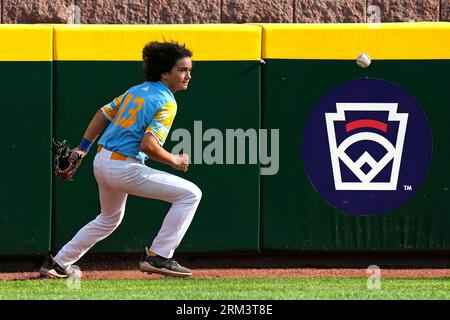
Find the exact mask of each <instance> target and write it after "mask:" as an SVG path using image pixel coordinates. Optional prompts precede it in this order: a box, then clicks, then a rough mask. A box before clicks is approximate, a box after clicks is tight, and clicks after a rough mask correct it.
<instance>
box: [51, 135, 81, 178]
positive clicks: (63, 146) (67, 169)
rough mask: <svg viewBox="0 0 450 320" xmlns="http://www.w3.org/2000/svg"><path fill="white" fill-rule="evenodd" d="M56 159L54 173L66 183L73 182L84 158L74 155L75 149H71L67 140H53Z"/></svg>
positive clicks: (54, 160)
mask: <svg viewBox="0 0 450 320" xmlns="http://www.w3.org/2000/svg"><path fill="white" fill-rule="evenodd" d="M53 144H54V146H55V147H54V150H55V157H54V159H53V162H54V172H55V175H56V176H57V177H59V178H60V179H61V180H64V181H73V179H72V177H73V175H74V174H75V172H76V171H77V169H78V167H79V166H80V164H81V161H82V157H81V156H80V155H79V154H77V153H73V151H74V150H75V148H73V149H71V148H70V146H69V143H68V142H67V140H63V141H55V140H54V139H53Z"/></svg>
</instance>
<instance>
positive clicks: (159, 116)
mask: <svg viewBox="0 0 450 320" xmlns="http://www.w3.org/2000/svg"><path fill="white" fill-rule="evenodd" d="M176 113H177V104H176V102H175V101H174V100H172V101H169V102H168V103H166V104H165V105H164V106H163V107H162V108H160V109H158V111H156V113H155V115H154V116H153V119H152V121H151V122H150V125H149V126H148V127H147V130H146V131H145V133H147V132H150V133H151V134H152V135H153V136H154V137H155V138H156V139H157V140H158V142H159V144H160V145H161V146H162V145H164V142H165V141H166V138H167V135H168V134H169V131H170V127H171V126H172V123H173V119H174V118H175V115H176Z"/></svg>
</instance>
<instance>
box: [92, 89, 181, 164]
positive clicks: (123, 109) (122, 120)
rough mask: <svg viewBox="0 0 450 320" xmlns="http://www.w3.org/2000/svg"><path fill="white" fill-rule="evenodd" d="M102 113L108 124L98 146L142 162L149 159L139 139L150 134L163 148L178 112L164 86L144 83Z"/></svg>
mask: <svg viewBox="0 0 450 320" xmlns="http://www.w3.org/2000/svg"><path fill="white" fill-rule="evenodd" d="M101 110H102V111H103V114H104V115H105V116H106V117H107V118H108V119H109V120H111V124H110V125H109V126H108V128H107V129H106V130H105V132H104V133H103V135H102V137H101V138H100V140H99V142H98V144H99V145H101V146H103V147H104V148H106V149H108V150H110V151H114V152H118V153H120V154H123V155H126V156H128V157H133V158H136V159H138V160H139V161H145V160H146V159H148V157H147V156H146V155H145V154H144V153H143V152H141V151H140V143H141V140H142V138H143V137H144V135H145V133H146V132H150V133H151V134H152V135H153V136H154V137H155V138H156V139H157V140H158V142H159V144H160V145H161V146H162V145H164V142H165V141H166V138H167V135H168V133H169V130H170V127H171V126H172V122H173V119H174V118H175V115H176V112H177V103H176V101H175V98H174V96H173V94H172V92H171V91H170V90H169V88H168V87H167V86H166V85H165V84H164V83H162V82H160V81H158V82H144V83H142V84H140V85H137V86H134V87H131V88H130V89H128V90H127V91H126V92H125V93H124V94H123V95H121V96H120V97H117V98H115V99H114V100H113V101H112V102H111V103H109V104H107V105H105V106H104V107H103V108H101Z"/></svg>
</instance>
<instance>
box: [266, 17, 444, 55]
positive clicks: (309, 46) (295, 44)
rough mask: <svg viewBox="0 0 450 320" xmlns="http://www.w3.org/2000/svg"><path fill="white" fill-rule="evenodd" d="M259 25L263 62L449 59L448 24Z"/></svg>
mask: <svg viewBox="0 0 450 320" xmlns="http://www.w3.org/2000/svg"><path fill="white" fill-rule="evenodd" d="M261 26H263V51H262V56H263V58H266V59H270V58H272V59H342V60H347V59H355V58H356V57H357V56H358V54H360V53H367V54H369V55H370V56H371V57H372V59H393V60H396V59H398V60H400V59H402V60H403V59H406V60H413V59H450V23H449V22H412V23H371V24H350V23H349V24H347V23H343V24H261Z"/></svg>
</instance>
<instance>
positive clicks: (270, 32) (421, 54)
mask: <svg viewBox="0 0 450 320" xmlns="http://www.w3.org/2000/svg"><path fill="white" fill-rule="evenodd" d="M263 39H264V40H263V59H264V60H265V62H266V63H265V65H264V67H263V70H262V75H263V76H262V77H263V84H262V97H263V98H262V126H263V127H264V128H280V170H279V173H278V174H277V175H274V176H264V177H262V179H261V217H262V218H261V219H262V229H261V230H262V231H261V232H262V244H261V246H262V248H263V249H264V250H269V251H270V250H292V251H296V250H301V251H304V250H305V251H428V250H437V251H439V250H448V249H449V248H450V237H449V235H448V230H449V229H450V214H449V213H450V201H449V200H448V199H449V192H450V191H449V181H450V176H449V171H448V170H447V167H448V164H449V163H450V147H449V144H448V142H447V140H448V137H449V134H448V126H447V123H448V122H449V120H450V113H449V112H448V106H449V101H450V45H449V44H450V26H449V24H447V23H444V24H429V23H423V24H420V23H419V24H383V25H381V24H379V25H376V24H374V25H370V24H369V25H364V24H362V25H354V24H341V25H321V24H319V25H289V24H287V25H286V24H283V25H275V24H273V25H271V24H267V25H263ZM360 53H367V54H369V55H370V56H371V57H372V59H373V60H372V64H371V65H370V67H369V68H366V69H362V68H359V67H358V66H357V65H356V64H355V58H356V57H357V56H358V54H360ZM358 78H363V79H367V78H375V79H383V80H387V81H390V82H392V83H394V84H396V85H398V86H400V87H402V88H403V89H404V90H406V91H407V92H409V93H410V94H411V95H412V96H413V97H414V98H415V99H416V101H417V102H418V103H419V104H420V105H421V107H422V109H423V111H424V113H425V114H426V117H427V118H428V121H429V124H430V127H431V131H432V140H433V143H432V148H433V153H432V160H431V165H430V170H429V173H428V175H427V176H426V178H425V180H424V182H423V184H422V185H421V186H420V189H419V190H415V193H414V195H413V196H412V197H411V198H410V199H409V201H407V202H406V203H404V204H403V205H401V206H400V207H398V208H396V209H395V210H391V211H390V212H386V213H385V214H381V215H376V216H355V215H352V214H349V213H348V212H345V211H342V210H339V209H336V208H335V207H334V206H332V205H330V204H329V203H328V202H327V201H326V200H325V199H324V198H323V197H322V196H320V195H319V194H318V192H316V190H315V188H314V187H313V185H312V184H311V182H310V180H309V178H308V175H307V173H306V171H305V166H304V161H303V160H304V159H303V156H302V135H303V132H304V129H305V125H306V122H307V120H308V115H309V114H310V112H311V111H312V110H313V108H314V107H315V105H316V104H317V103H318V102H319V101H320V99H321V98H322V97H324V96H325V94H326V93H327V92H328V91H329V90H331V89H333V88H335V87H336V86H337V85H339V84H342V83H345V82H347V81H350V80H353V79H358ZM355 94H356V93H355ZM341 102H345V101H341ZM379 102H386V101H384V100H383V101H381V100H380V101H379ZM324 121H325V118H324ZM413 129H414V128H412V127H410V128H409V130H413ZM416 142H417V141H409V142H408V141H407V142H405V143H409V144H414V143H416ZM323 143H325V144H328V141H323ZM406 147H407V146H406V145H405V148H406ZM412 148H413V146H412ZM417 157H419V155H417ZM327 158H328V161H327V159H325V161H323V165H324V168H323V170H325V166H329V165H330V163H329V155H327ZM322 160H324V159H317V161H318V162H319V161H322ZM404 160H405V161H407V160H408V159H404ZM401 187H402V186H400V188H401ZM404 192H410V190H405V191H404Z"/></svg>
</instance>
